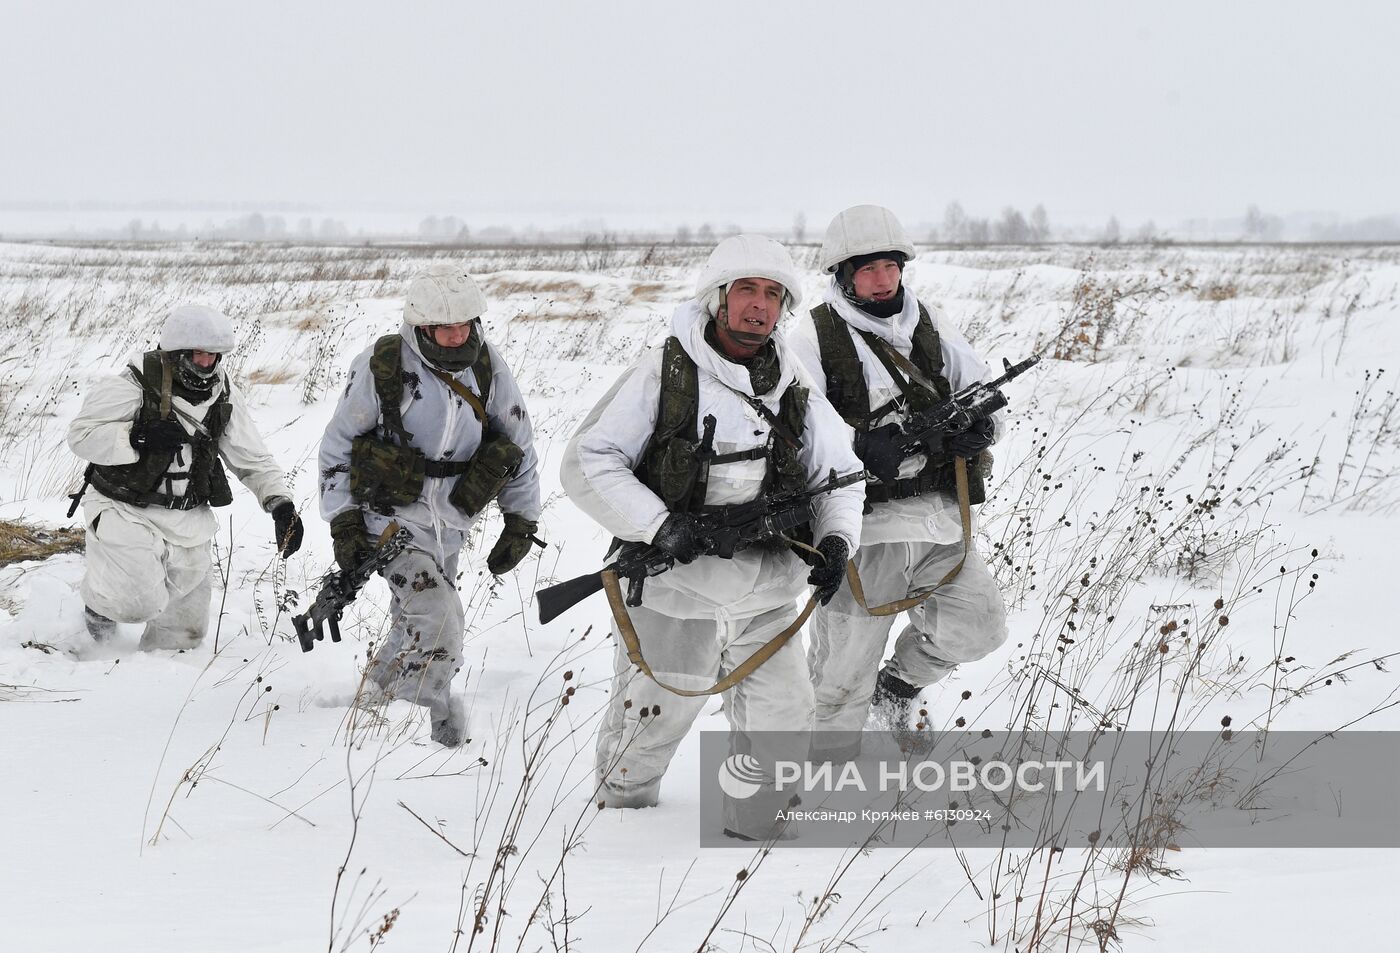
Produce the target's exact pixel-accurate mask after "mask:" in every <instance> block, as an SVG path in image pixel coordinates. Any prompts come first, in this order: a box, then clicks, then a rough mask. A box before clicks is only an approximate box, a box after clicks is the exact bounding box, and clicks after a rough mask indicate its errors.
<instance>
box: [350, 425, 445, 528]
mask: <svg viewBox="0 0 1400 953" xmlns="http://www.w3.org/2000/svg"><path fill="white" fill-rule="evenodd" d="M427 464H428V460H427V458H426V457H425V456H424V455H423V451H421V450H419V449H418V448H417V447H411V446H406V447H401V446H398V445H397V444H393V443H390V442H389V441H387V440H384V439H382V438H380V437H378V436H376V435H375V434H372V433H371V434H361V435H360V436H358V437H356V438H355V439H354V440H353V441H352V442H351V444H350V495H351V497H352V498H353V499H354V500H355V502H356V503H361V504H363V505H365V506H368V507H369V508H370V509H372V510H375V511H376V512H384V510H385V509H386V508H390V507H395V506H408V505H409V504H410V503H412V502H414V501H415V500H417V499H418V498H419V497H420V496H422V495H423V479H424V477H425V476H426V475H427Z"/></svg>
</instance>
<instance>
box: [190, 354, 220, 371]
mask: <svg viewBox="0 0 1400 953" xmlns="http://www.w3.org/2000/svg"><path fill="white" fill-rule="evenodd" d="M190 356H191V357H192V358H193V359H194V363H195V365H196V366H198V367H202V368H204V369H205V370H208V369H209V368H211V367H213V366H214V365H215V364H217V363H219V355H217V354H215V353H214V352H212V351H200V350H195V351H193V352H191V354H190Z"/></svg>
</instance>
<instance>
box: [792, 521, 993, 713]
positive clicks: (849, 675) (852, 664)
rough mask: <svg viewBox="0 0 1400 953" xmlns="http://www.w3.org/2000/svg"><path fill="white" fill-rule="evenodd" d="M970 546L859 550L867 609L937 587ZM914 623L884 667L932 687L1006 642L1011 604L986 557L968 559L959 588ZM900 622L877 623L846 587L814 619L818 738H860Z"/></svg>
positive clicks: (938, 596)
mask: <svg viewBox="0 0 1400 953" xmlns="http://www.w3.org/2000/svg"><path fill="white" fill-rule="evenodd" d="M962 553H963V546H962V542H961V541H959V542H957V543H954V544H952V545H942V544H938V543H929V542H905V543H875V544H873V545H870V546H862V547H860V549H859V550H857V551H856V555H855V564H856V569H857V570H859V571H860V579H861V585H862V587H863V588H864V590H865V601H866V603H867V604H868V605H872V606H875V605H883V604H885V603H888V602H892V601H894V600H897V599H903V598H904V597H906V596H908V595H909V594H910V593H911V592H914V591H916V590H919V589H926V588H930V587H932V586H933V585H934V584H936V583H937V582H938V580H940V579H942V578H943V576H944V575H946V574H947V572H948V571H949V570H950V569H952V568H953V567H954V566H955V565H957V562H958V560H959V559H961V558H962ZM908 616H909V623H908V625H906V626H905V627H904V630H903V631H902V632H900V634H899V638H898V639H897V640H896V641H895V646H894V653H893V655H891V656H890V658H889V660H888V661H887V662H886V663H885V664H886V666H887V667H888V668H889V669H890V671H891V673H892V674H894V675H897V676H898V677H899V678H900V679H902V680H903V681H905V682H908V683H909V684H910V685H918V686H921V687H926V686H928V685H932V684H933V683H934V682H937V681H938V680H939V679H941V678H943V676H945V675H947V674H948V672H950V671H951V670H952V669H953V667H954V666H956V665H957V664H959V663H960V662H973V661H976V660H977V659H980V658H982V657H983V656H985V655H988V654H989V653H991V652H994V651H995V650H996V649H997V648H998V647H999V646H1000V645H1001V644H1002V643H1003V642H1005V641H1006V604H1005V603H1004V602H1003V601H1002V598H1001V593H1000V591H998V589H997V586H996V580H994V579H993V578H992V574H991V571H990V570H989V569H988V568H987V564H986V563H985V562H983V560H982V557H981V556H979V555H977V553H975V552H971V553H968V555H967V562H966V563H965V564H964V565H963V568H962V571H961V572H960V573H958V575H957V577H956V578H955V579H953V581H952V582H950V583H948V584H947V585H945V586H944V587H943V588H941V589H939V590H938V591H937V592H936V593H934V594H933V595H932V596H930V597H929V598H928V599H926V600H925V601H924V602H923V603H921V604H920V605H918V606H916V607H914V608H913V609H911V610H909V613H908ZM895 618H896V617H895V616H872V615H870V614H869V613H867V612H866V611H865V610H864V609H862V608H861V607H860V606H859V605H857V604H856V601H855V597H854V596H853V595H851V590H850V587H849V586H845V585H843V586H842V587H841V589H840V590H839V591H838V592H837V593H836V595H835V596H834V597H832V600H831V602H829V603H828V604H827V605H826V606H824V607H823V606H818V607H817V610H816V612H814V613H813V614H812V619H811V643H812V644H811V647H810V648H809V650H808V655H807V662H808V665H809V666H810V667H811V670H812V683H813V686H814V688H815V691H816V702H817V708H816V727H817V730H818V731H839V732H845V731H860V730H861V729H863V728H864V727H865V718H866V714H867V713H868V712H869V710H870V696H871V694H872V693H873V692H874V690H875V678H876V676H877V675H878V674H879V669H880V659H881V657H882V656H883V655H884V654H885V644H886V642H887V641H888V639H889V633H890V628H891V627H892V626H893V625H894V620H895Z"/></svg>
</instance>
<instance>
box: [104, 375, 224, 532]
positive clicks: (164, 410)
mask: <svg viewBox="0 0 1400 953" xmlns="http://www.w3.org/2000/svg"><path fill="white" fill-rule="evenodd" d="M130 370H131V371H132V374H133V376H134V377H135V378H136V382H137V383H138V384H140V385H141V409H140V410H139V411H137V415H136V421H135V426H136V427H138V428H139V427H142V426H144V425H148V424H150V423H153V422H154V421H157V420H179V417H180V415H179V414H177V413H176V411H175V409H174V407H173V406H172V405H171V395H172V393H173V391H174V370H175V369H174V366H173V365H172V364H171V363H170V360H169V357H168V355H166V354H165V352H163V351H147V352H146V353H145V354H143V355H142V356H141V369H140V370H139V371H137V370H136V368H135V367H134V366H133V367H131V368H130ZM232 416H233V405H232V404H231V403H229V396H228V391H227V389H225V390H224V391H223V392H222V393H220V394H219V396H218V397H217V398H215V399H214V402H213V404H212V405H211V406H210V407H209V409H208V411H207V412H206V413H205V415H204V420H203V421H201V426H202V427H203V430H204V432H203V433H200V432H198V431H196V433H195V434H194V435H192V436H191V437H190V442H189V444H188V445H186V446H182V447H178V448H175V449H171V450H149V449H148V450H143V451H142V452H141V457H140V459H138V460H137V461H136V462H135V463H125V464H119V465H114V466H107V465H101V464H94V465H93V466H92V467H90V468H89V470H88V473H87V479H88V480H89V481H90V482H91V484H92V485H93V486H94V487H96V488H97V490H98V491H99V492H100V493H102V494H103V495H105V496H108V497H110V498H111V499H114V500H120V501H121V502H123V503H130V504H131V505H133V506H160V507H164V508H166V509H171V510H192V509H194V508H195V507H197V506H204V505H206V504H207V505H209V506H228V505H229V504H230V503H232V502H233V492H232V491H231V489H230V488H229V482H228V476H227V474H225V473H224V466H223V463H222V462H221V461H220V460H219V439H220V438H221V437H222V436H223V433H224V429H225V428H226V427H227V426H228V422H229V418H230V417H232ZM180 464H185V465H186V466H185V469H183V470H181V469H179V465H180ZM179 479H184V480H185V481H187V482H186V483H185V489H184V492H183V493H179V494H177V493H176V492H175V481H176V480H179Z"/></svg>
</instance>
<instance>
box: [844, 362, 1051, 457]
mask: <svg viewBox="0 0 1400 953" xmlns="http://www.w3.org/2000/svg"><path fill="white" fill-rule="evenodd" d="M1039 363H1040V355H1038V354H1032V355H1031V356H1030V357H1028V358H1026V359H1025V360H1024V361H1021V362H1020V363H1019V364H1012V363H1011V362H1010V361H1008V360H1006V359H1005V358H1002V366H1003V367H1004V369H1005V373H1003V374H1002V375H1001V376H1000V377H998V378H997V379H996V380H993V381H979V382H977V383H975V384H969V385H967V386H966V387H964V388H963V389H962V390H960V391H958V392H957V393H956V394H953V395H952V396H951V397H949V398H947V399H946V400H942V401H939V402H938V403H937V404H935V405H934V406H932V407H930V408H929V409H928V410H925V411H923V412H922V413H916V414H911V415H910V416H909V417H908V418H906V419H905V420H904V421H902V422H899V423H889V424H885V425H884V426H881V427H877V428H875V429H874V430H872V431H870V432H869V433H867V434H861V435H859V437H858V438H857V440H858V443H857V446H856V452H857V453H859V454H860V455H861V457H862V458H863V459H864V460H865V464H866V466H867V467H868V468H869V469H870V472H871V473H873V474H874V475H875V476H877V477H879V478H880V479H881V480H884V481H886V482H890V481H891V480H893V479H894V478H895V476H896V473H897V471H898V469H899V464H900V462H901V461H902V460H904V459H905V458H906V457H910V456H913V455H914V454H916V453H922V452H923V451H924V447H925V446H927V445H928V444H929V443H930V442H932V441H934V440H940V439H941V438H942V437H944V436H951V435H952V434H959V433H962V432H963V431H965V430H967V429H969V428H971V427H972V426H973V425H975V424H977V423H979V422H980V421H983V420H986V419H987V418H989V417H991V415H992V414H994V413H996V412H997V411H998V410H1001V409H1002V408H1003V407H1005V406H1006V405H1007V403H1009V401H1008V400H1007V398H1006V395H1005V394H1003V393H1002V391H1001V388H1002V387H1003V386H1004V385H1006V384H1008V383H1010V382H1011V381H1013V380H1015V379H1016V378H1018V377H1020V376H1021V375H1022V374H1024V373H1026V371H1028V370H1030V369H1031V368H1032V367H1034V366H1035V365H1037V364H1039ZM861 438H864V439H863V440H862V439H861ZM863 447H864V448H866V449H864V450H863V449H862V448H863Z"/></svg>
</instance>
